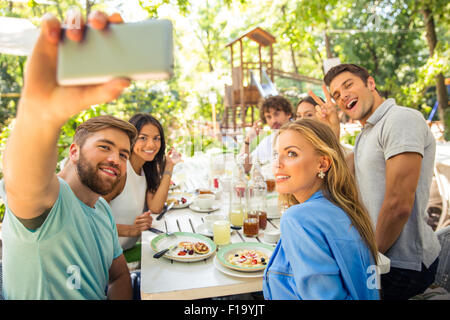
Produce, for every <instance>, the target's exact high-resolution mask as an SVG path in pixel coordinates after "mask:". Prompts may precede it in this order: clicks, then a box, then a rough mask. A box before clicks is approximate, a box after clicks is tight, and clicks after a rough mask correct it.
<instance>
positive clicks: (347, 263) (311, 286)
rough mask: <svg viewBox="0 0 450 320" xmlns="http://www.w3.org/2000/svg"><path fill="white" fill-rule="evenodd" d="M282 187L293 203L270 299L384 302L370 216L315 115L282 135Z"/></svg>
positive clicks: (278, 161)
mask: <svg viewBox="0 0 450 320" xmlns="http://www.w3.org/2000/svg"><path fill="white" fill-rule="evenodd" d="M275 150H276V154H275V163H274V168H273V171H274V175H275V178H276V189H277V191H278V193H280V195H281V197H282V200H283V201H285V202H287V203H288V204H289V205H290V208H289V209H288V210H287V211H286V212H285V213H284V214H283V216H282V218H281V223H280V228H281V239H280V241H279V242H278V244H277V247H276V248H275V251H274V253H273V255H272V257H271V259H270V261H269V263H268V265H267V268H266V271H265V273H264V282H263V293H264V297H265V298H266V299H283V300H285V299H286V300H287V299H326V300H334V299H363V300H371V299H379V291H378V289H379V288H378V286H377V283H376V281H373V279H375V278H376V275H375V274H374V272H375V271H374V270H375V265H376V257H377V253H378V250H377V247H376V243H375V235H374V231H373V227H372V223H371V220H370V218H369V216H368V214H367V212H366V209H365V208H364V207H363V205H362V203H361V201H360V200H359V199H358V191H357V188H356V184H355V181H354V178H353V176H352V174H351V173H350V170H349V169H348V167H347V165H346V162H345V158H344V153H343V151H342V149H341V147H340V145H339V142H338V140H337V138H336V136H335V134H334V133H333V131H332V130H331V129H330V128H329V127H328V126H327V125H324V124H322V123H319V122H318V121H314V120H307V119H303V120H298V121H296V122H293V123H289V124H286V125H284V126H283V127H282V128H281V130H280V132H279V135H278V137H277V142H276V148H275Z"/></svg>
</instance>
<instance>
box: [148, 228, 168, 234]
mask: <svg viewBox="0 0 450 320" xmlns="http://www.w3.org/2000/svg"><path fill="white" fill-rule="evenodd" d="M148 231H151V232H154V233H157V234H161V233H165V232H164V231H161V230H159V229H156V228H153V227H151V228H150V229H148Z"/></svg>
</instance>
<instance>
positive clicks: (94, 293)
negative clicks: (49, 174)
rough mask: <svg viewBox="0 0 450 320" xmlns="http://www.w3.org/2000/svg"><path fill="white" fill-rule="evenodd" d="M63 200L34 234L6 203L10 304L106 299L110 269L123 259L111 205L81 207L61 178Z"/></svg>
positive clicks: (6, 289) (6, 280)
mask: <svg viewBox="0 0 450 320" xmlns="http://www.w3.org/2000/svg"><path fill="white" fill-rule="evenodd" d="M58 180H59V183H60V191H59V196H58V199H57V200H56V202H55V204H54V205H53V208H52V209H51V211H50V213H49V214H48V216H47V218H46V219H45V221H44V223H43V224H42V225H41V226H40V227H38V228H37V229H35V230H30V229H27V228H26V227H25V226H24V225H23V224H22V223H21V222H20V221H19V219H18V218H17V217H16V216H15V215H14V214H13V213H12V212H11V210H10V209H9V208H8V205H7V202H6V208H7V210H6V213H5V218H4V221H3V227H2V235H3V297H4V298H5V299H14V300H15V299H20V300H24V299H39V300H40V299H49V300H55V299H65V300H66V299H67V300H79V299H106V294H105V289H106V287H107V285H108V279H109V269H110V267H111V263H112V261H113V260H114V259H115V258H117V257H119V256H120V255H121V254H122V248H121V246H120V244H119V240H118V236H117V229H116V224H115V222H114V219H113V217H112V214H111V209H110V207H109V205H108V203H107V202H106V201H105V200H104V199H103V198H99V200H98V201H97V203H96V204H95V207H94V208H90V207H88V206H87V205H85V204H84V203H83V202H81V201H80V200H79V199H78V198H77V197H76V196H75V194H74V193H73V192H72V190H71V189H70V187H69V185H68V184H67V183H66V182H65V181H64V180H63V179H61V178H58Z"/></svg>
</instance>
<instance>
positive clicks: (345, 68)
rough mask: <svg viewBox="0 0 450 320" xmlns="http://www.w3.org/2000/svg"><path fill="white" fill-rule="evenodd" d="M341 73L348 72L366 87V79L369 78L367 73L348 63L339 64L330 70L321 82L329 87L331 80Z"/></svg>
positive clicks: (361, 68)
mask: <svg viewBox="0 0 450 320" xmlns="http://www.w3.org/2000/svg"><path fill="white" fill-rule="evenodd" d="M342 72H350V73H352V74H354V75H356V76H357V77H359V78H360V79H361V80H362V81H363V82H364V84H365V85H367V79H368V78H369V77H370V74H369V72H368V71H367V70H366V69H365V68H363V67H361V66H358V65H356V64H351V63H348V64H339V65H337V66H335V67H333V68H331V69H330V70H329V71H328V72H327V74H326V75H325V77H324V78H323V81H324V82H325V84H326V85H327V86H330V83H331V81H333V79H334V78H336V77H337V76H338V75H339V74H341V73H342Z"/></svg>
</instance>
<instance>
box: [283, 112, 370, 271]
mask: <svg viewBox="0 0 450 320" xmlns="http://www.w3.org/2000/svg"><path fill="white" fill-rule="evenodd" d="M287 130H293V131H295V132H298V133H300V134H301V135H302V136H303V137H304V138H305V139H306V140H308V141H309V143H311V145H312V146H313V148H314V150H315V151H316V153H317V154H319V155H321V156H326V157H328V158H329V159H330V164H331V165H330V168H329V169H328V171H327V172H326V174H325V177H324V179H323V184H322V193H323V195H324V197H325V198H327V199H328V200H329V201H331V202H332V203H334V204H335V205H336V206H338V207H339V208H341V209H342V210H344V212H345V213H346V214H347V216H348V217H349V218H350V221H351V224H352V226H354V227H355V228H356V230H357V231H358V232H359V234H360V236H361V238H362V239H363V240H364V241H365V243H366V244H367V246H368V247H369V250H370V252H371V253H372V255H373V257H374V259H375V262H376V261H377V256H378V249H377V245H376V242H375V233H374V228H373V225H372V220H371V219H370V216H369V214H368V212H367V210H366V208H365V207H364V205H363V204H362V202H361V200H360V198H359V194H358V190H357V187H356V181H355V178H354V176H353V174H352V173H351V172H350V169H349V168H348V166H347V162H346V160H345V156H344V151H343V149H342V147H341V145H340V144H339V141H338V139H337V138H336V136H335V134H334V133H333V131H332V130H331V129H330V127H328V126H327V125H325V124H322V123H320V122H318V121H317V120H311V119H301V120H297V121H295V122H290V123H287V124H285V125H283V126H282V127H281V129H280V131H279V132H278V135H279V134H280V133H282V132H284V131H287ZM280 200H281V201H283V202H285V203H286V204H288V205H289V206H291V205H294V204H298V203H299V202H298V201H297V199H295V197H294V195H292V194H284V195H280Z"/></svg>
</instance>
